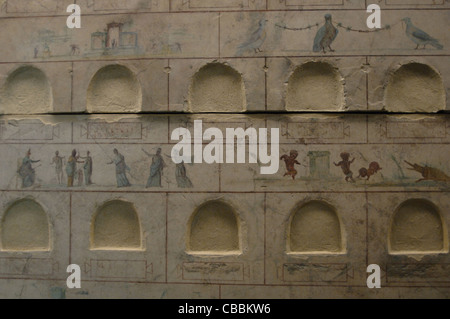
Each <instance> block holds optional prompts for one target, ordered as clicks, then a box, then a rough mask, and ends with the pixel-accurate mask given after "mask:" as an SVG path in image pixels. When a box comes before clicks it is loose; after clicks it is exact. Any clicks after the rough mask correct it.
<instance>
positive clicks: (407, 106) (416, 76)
mask: <svg viewBox="0 0 450 319" xmlns="http://www.w3.org/2000/svg"><path fill="white" fill-rule="evenodd" d="M385 105H386V110H387V111H390V112H437V111H439V110H444V109H445V89H444V83H443V81H442V78H441V76H440V75H439V73H438V72H436V71H435V70H434V69H433V68H431V67H430V66H428V65H426V64H422V63H415V62H414V63H408V64H404V65H402V66H401V67H400V68H399V69H398V70H396V71H395V72H394V73H393V74H392V75H391V77H390V79H389V81H388V84H387V86H386V92H385Z"/></svg>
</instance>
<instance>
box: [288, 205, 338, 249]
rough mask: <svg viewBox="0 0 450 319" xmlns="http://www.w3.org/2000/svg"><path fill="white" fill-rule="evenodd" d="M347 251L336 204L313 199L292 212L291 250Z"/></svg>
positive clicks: (289, 230)
mask: <svg viewBox="0 0 450 319" xmlns="http://www.w3.org/2000/svg"><path fill="white" fill-rule="evenodd" d="M344 251H345V244H344V243H343V231H342V227H341V222H340V220H339V217H338V215H337V213H336V210H335V209H334V207H332V206H331V205H329V204H328V203H325V202H323V201H310V202H308V203H306V204H304V205H301V206H298V207H297V208H296V209H295V210H294V211H293V213H292V215H291V218H290V223H289V228H288V236H287V252H288V253H340V252H344Z"/></svg>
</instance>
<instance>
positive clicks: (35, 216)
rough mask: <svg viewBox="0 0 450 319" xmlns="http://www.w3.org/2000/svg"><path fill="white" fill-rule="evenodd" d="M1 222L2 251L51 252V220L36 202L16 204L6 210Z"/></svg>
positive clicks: (26, 201) (23, 201) (21, 201)
mask: <svg viewBox="0 0 450 319" xmlns="http://www.w3.org/2000/svg"><path fill="white" fill-rule="evenodd" d="M1 222H2V223H1V248H2V250H6V251H48V250H50V226H49V220H48V217H47V214H46V212H45V211H44V209H43V208H42V206H41V205H40V204H38V203H37V202H36V201H34V200H32V199H21V200H18V201H16V202H14V203H13V204H12V205H11V206H9V208H8V209H7V210H6V212H5V214H4V215H3V218H2V221H1Z"/></svg>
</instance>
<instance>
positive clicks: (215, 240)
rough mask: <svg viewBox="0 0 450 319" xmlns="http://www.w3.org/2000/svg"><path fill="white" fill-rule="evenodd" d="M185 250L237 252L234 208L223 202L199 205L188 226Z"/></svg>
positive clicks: (237, 227) (237, 234) (236, 219)
mask: <svg viewBox="0 0 450 319" xmlns="http://www.w3.org/2000/svg"><path fill="white" fill-rule="evenodd" d="M188 229H189V231H188V242H187V250H188V251H189V252H200V253H210V254H211V253H219V254H220V253H239V252H240V250H241V247H240V246H241V245H240V239H239V220H238V218H237V215H236V212H235V211H234V209H233V208H232V207H231V206H230V205H228V204H225V203H223V202H220V201H212V202H208V203H205V204H203V205H201V206H200V207H199V208H198V209H197V210H196V211H195V212H194V214H193V216H192V217H191V220H190V225H189V227H188Z"/></svg>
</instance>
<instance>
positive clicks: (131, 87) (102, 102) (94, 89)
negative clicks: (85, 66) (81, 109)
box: [86, 64, 142, 113]
mask: <svg viewBox="0 0 450 319" xmlns="http://www.w3.org/2000/svg"><path fill="white" fill-rule="evenodd" d="M86 107H87V111H88V112H90V113H97V112H98V113H132V112H140V111H141V109H142V89H141V85H140V83H139V81H138V79H137V77H136V76H135V74H134V73H133V72H132V71H130V69H128V68H127V67H125V66H123V65H118V64H114V65H108V66H105V67H103V68H101V69H100V70H98V71H97V73H96V74H95V75H94V77H93V78H92V80H91V82H90V83H89V87H88V92H87V105H86Z"/></svg>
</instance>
